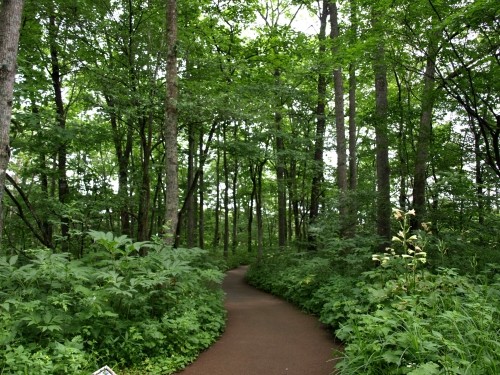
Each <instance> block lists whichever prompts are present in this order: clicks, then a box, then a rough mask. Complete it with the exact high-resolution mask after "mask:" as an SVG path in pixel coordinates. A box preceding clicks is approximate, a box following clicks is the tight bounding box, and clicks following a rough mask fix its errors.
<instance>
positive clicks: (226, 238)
mask: <svg viewBox="0 0 500 375" xmlns="http://www.w3.org/2000/svg"><path fill="white" fill-rule="evenodd" d="M227 125H228V124H227V122H226V123H224V127H223V128H222V142H223V143H224V149H223V150H222V165H223V168H224V257H225V258H227V257H228V256H229V163H228V160H227V147H226V145H227Z"/></svg>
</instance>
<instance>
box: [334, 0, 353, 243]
mask: <svg viewBox="0 0 500 375" xmlns="http://www.w3.org/2000/svg"><path fill="white" fill-rule="evenodd" d="M329 9H330V26H331V31H330V39H331V40H332V53H333V56H334V57H336V55H338V53H339V47H338V39H339V36H340V32H339V23H338V9H337V3H336V2H335V1H334V2H331V3H330V4H329ZM333 87H334V92H335V128H336V131H337V132H336V133H337V134H336V138H337V139H336V140H337V187H338V189H339V193H340V197H339V214H340V236H341V237H345V235H346V233H347V230H348V224H349V219H348V213H349V211H348V205H347V150H346V139H345V116H344V79H343V77H342V68H341V67H340V66H339V67H337V68H335V69H334V70H333Z"/></svg>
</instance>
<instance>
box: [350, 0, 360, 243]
mask: <svg viewBox="0 0 500 375" xmlns="http://www.w3.org/2000/svg"><path fill="white" fill-rule="evenodd" d="M350 19H351V26H350V33H351V37H350V42H351V44H352V45H354V44H356V42H357V34H358V7H357V0H351V1H350ZM356 89H357V80H356V64H355V63H354V62H351V63H350V64H349V191H350V192H351V196H350V198H351V199H350V200H349V224H348V232H347V235H348V236H349V237H354V235H355V234H356V226H357V224H358V220H357V213H358V207H357V202H356V199H355V195H354V193H355V192H356V190H357V188H358V160H357V159H358V150H357V132H358V129H357V123H356V111H357V108H356Z"/></svg>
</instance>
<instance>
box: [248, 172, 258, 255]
mask: <svg viewBox="0 0 500 375" xmlns="http://www.w3.org/2000/svg"><path fill="white" fill-rule="evenodd" d="M250 179H251V180H252V192H251V193H250V198H249V202H248V206H249V207H248V222H247V250H248V252H249V253H251V252H252V242H253V238H252V228H253V203H254V200H255V199H256V195H257V174H256V168H255V167H254V165H253V164H251V165H250Z"/></svg>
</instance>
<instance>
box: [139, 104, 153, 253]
mask: <svg viewBox="0 0 500 375" xmlns="http://www.w3.org/2000/svg"><path fill="white" fill-rule="evenodd" d="M139 133H140V138H141V150H142V160H141V185H140V190H139V211H138V215H137V240H138V241H146V240H148V233H149V230H148V225H149V211H150V205H151V204H150V198H151V176H150V173H149V170H150V161H151V146H152V136H153V117H152V114H150V116H149V118H144V119H141V124H140V129H139ZM141 254H142V255H145V248H144V249H141Z"/></svg>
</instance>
